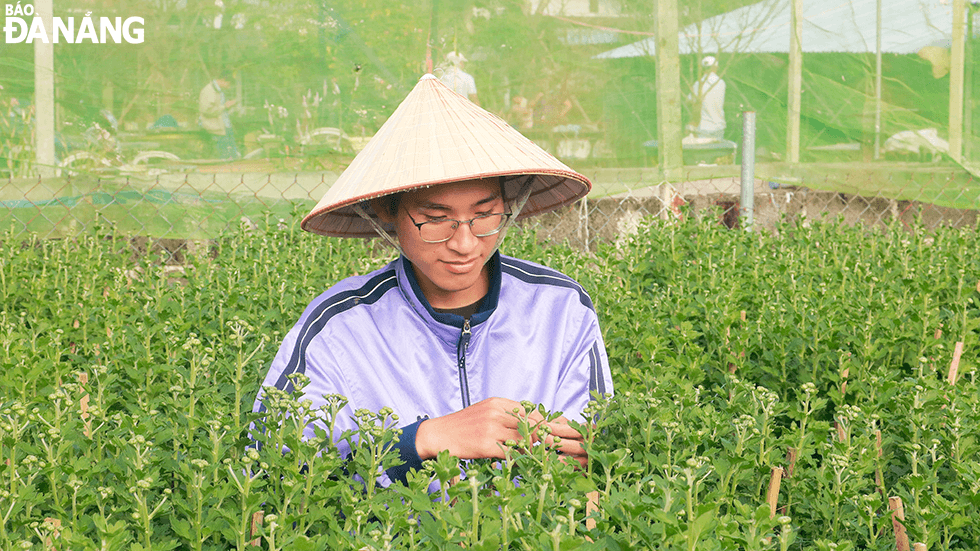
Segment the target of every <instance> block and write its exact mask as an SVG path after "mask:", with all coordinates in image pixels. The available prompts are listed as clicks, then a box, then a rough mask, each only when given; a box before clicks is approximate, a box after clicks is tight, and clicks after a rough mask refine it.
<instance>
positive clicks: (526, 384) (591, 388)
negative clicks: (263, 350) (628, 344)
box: [254, 252, 612, 480]
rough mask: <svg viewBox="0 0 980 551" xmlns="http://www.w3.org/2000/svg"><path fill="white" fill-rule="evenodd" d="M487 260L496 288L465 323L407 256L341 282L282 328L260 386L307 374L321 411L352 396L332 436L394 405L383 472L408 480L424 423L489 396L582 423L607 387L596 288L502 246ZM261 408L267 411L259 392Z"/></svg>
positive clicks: (309, 394)
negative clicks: (397, 461)
mask: <svg viewBox="0 0 980 551" xmlns="http://www.w3.org/2000/svg"><path fill="white" fill-rule="evenodd" d="M490 268H491V269H490V274H491V277H490V292H489V293H487V296H486V297H485V298H484V299H483V302H482V303H481V304H480V308H479V311H478V312H477V313H476V314H474V315H473V316H472V317H471V318H470V319H469V320H464V319H463V318H462V317H461V316H458V315H454V314H445V313H440V312H436V311H435V310H433V309H432V307H431V306H430V305H429V303H428V301H427V300H426V299H425V297H424V295H423V294H422V291H421V289H420V287H419V285H418V282H417V280H416V278H415V275H414V272H413V271H412V270H411V269H410V264H409V261H408V260H407V259H406V258H405V257H400V258H398V259H397V260H395V261H393V262H391V263H390V264H388V265H387V266H385V267H384V268H381V269H379V270H377V271H374V272H372V273H370V274H367V275H363V276H355V277H350V278H347V279H345V280H343V281H341V282H340V283H338V284H336V285H334V286H333V287H331V288H330V289H329V290H328V291H327V292H325V293H323V294H322V295H320V296H319V297H317V298H316V299H314V300H313V302H312V303H310V305H309V306H308V307H307V308H306V311H304V312H303V315H302V317H300V319H299V322H298V323H297V324H296V325H295V326H294V327H293V328H292V330H290V331H289V333H288V334H287V335H286V338H285V339H284V340H283V343H282V346H281V347H280V348H279V352H278V353H277V354H276V357H275V360H273V362H272V366H271V368H270V369H269V373H268V374H267V375H266V378H265V381H264V382H263V383H262V385H263V387H277V388H280V389H283V390H286V391H291V390H292V383H291V381H290V380H289V379H288V378H287V376H288V375H290V374H292V373H305V374H306V375H307V376H308V377H309V378H310V383H309V385H308V386H307V387H306V389H305V392H306V394H305V396H304V397H305V398H307V399H310V400H312V401H313V406H314V407H317V406H319V405H321V404H322V403H323V398H322V397H323V396H324V395H327V394H341V395H343V396H345V397H347V399H348V401H349V403H348V405H347V407H346V408H345V409H344V410H343V411H341V413H340V418H339V419H338V420H337V427H336V433H335V434H334V435H333V436H334V439H335V440H336V439H337V438H339V436H340V434H341V432H342V431H344V430H348V429H355V428H356V424H355V423H354V420H353V419H352V417H353V411H354V410H355V409H359V408H366V409H368V410H370V411H378V410H380V409H381V408H383V407H385V406H388V407H390V408H392V409H393V410H394V412H395V413H396V414H398V416H399V420H398V425H399V427H400V428H401V429H402V431H403V432H402V436H401V438H400V441H399V443H398V447H399V454H400V456H401V458H402V460H403V461H404V462H405V464H404V465H402V466H399V467H395V468H393V469H389V471H388V475H389V476H390V477H391V478H393V479H401V480H404V477H405V474H406V473H407V471H408V469H414V468H420V467H421V465H422V463H421V461H420V460H419V456H418V453H417V452H416V450H415V432H416V430H417V429H418V425H419V423H421V421H423V420H425V419H426V418H429V417H439V416H442V415H446V414H449V413H452V412H454V411H458V410H460V409H463V408H465V407H466V406H469V405H470V404H475V403H476V402H479V401H481V400H483V399H485V398H491V397H503V398H510V399H512V400H529V401H531V402H534V403H540V404H544V405H545V407H546V408H548V409H549V410H551V411H561V412H563V413H564V415H565V416H566V417H567V418H569V419H573V420H576V421H579V422H583V421H584V417H583V413H582V411H583V410H584V409H585V407H586V405H587V404H588V402H589V400H590V399H592V398H593V396H594V395H603V394H607V393H608V394H611V393H612V379H611V376H610V373H609V362H608V358H607V357H606V350H605V347H604V346H603V342H602V334H601V333H600V330H599V323H598V319H597V317H596V312H595V309H594V307H593V305H592V300H591V299H590V298H589V295H588V294H587V293H586V292H585V290H584V289H582V287H581V286H580V285H579V284H578V283H576V282H575V281H574V280H572V279H571V278H569V277H568V276H566V275H564V274H562V273H560V272H557V271H555V270H552V269H550V268H546V267H544V266H541V265H538V264H534V263H532V262H527V261H523V260H518V259H515V258H510V257H507V256H504V255H501V254H500V253H499V252H497V253H495V254H494V255H493V257H491V260H490ZM254 410H255V411H257V412H261V411H263V410H264V406H263V404H262V392H261V391H260V392H259V396H258V397H257V398H256V401H255V406H254ZM315 422H316V423H321V422H320V421H315ZM321 426H323V425H322V424H321ZM312 434H313V429H312V426H311V427H308V428H307V435H308V436H311V435H312ZM339 445H340V446H341V451H342V452H343V453H344V454H345V455H346V454H347V453H349V451H350V450H349V448H346V443H345V442H341V443H339Z"/></svg>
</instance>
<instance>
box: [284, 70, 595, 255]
mask: <svg viewBox="0 0 980 551" xmlns="http://www.w3.org/2000/svg"><path fill="white" fill-rule="evenodd" d="M497 176H503V177H504V182H505V183H504V186H505V192H506V195H507V198H508V199H513V198H515V197H516V196H517V195H518V193H519V191H520V190H521V189H522V187H523V186H524V184H526V183H528V182H531V184H530V185H531V195H530V198H529V199H528V201H527V203H526V204H525V205H524V209H523V210H522V211H521V213H520V216H519V218H526V217H529V216H534V215H536V214H541V213H544V212H548V211H551V210H554V209H557V208H559V207H561V206H564V205H567V204H569V203H571V202H573V201H575V200H577V199H579V198H581V197H584V196H585V195H586V194H588V193H589V190H590V189H592V184H591V182H589V180H588V179H587V178H586V177H585V176H582V175H581V174H579V173H577V172H575V171H574V170H572V169H570V168H568V167H567V166H565V165H564V164H563V163H562V162H561V161H559V160H558V159H556V158H554V157H553V156H552V155H551V154H549V153H548V152H546V151H545V150H543V149H541V148H540V147H538V146H537V145H535V144H534V143H533V142H532V141H531V140H529V139H527V138H525V137H524V136H523V135H521V133H520V132H518V131H517V130H514V129H513V128H511V127H510V126H509V125H508V124H507V123H506V122H504V121H503V120H502V119H500V117H498V116H496V115H494V114H492V113H489V112H487V111H485V110H483V109H481V108H480V107H479V106H477V105H476V104H474V103H472V102H471V101H469V100H468V99H466V98H464V97H462V96H460V95H459V94H457V93H456V92H453V91H452V90H450V89H449V88H448V87H447V86H446V85H445V84H443V83H442V82H441V81H440V80H439V79H437V78H436V77H434V76H432V75H425V76H423V77H422V78H421V79H420V80H419V83H418V84H417V85H416V86H415V89H413V90H412V91H411V93H409V94H408V96H407V97H406V98H405V100H404V101H403V102H402V103H401V105H399V106H398V108H397V109H395V112H394V113H392V115H391V118H389V119H388V120H387V121H386V122H385V123H384V125H382V126H381V129H380V130H378V133H377V134H375V136H374V137H373V138H371V141H369V142H368V144H367V145H366V146H365V147H364V149H363V150H362V151H361V152H360V153H358V155H357V156H356V157H355V158H354V160H353V161H352V162H351V164H350V166H349V167H347V170H345V171H344V173H343V174H341V175H340V178H338V179H337V181H336V182H335V183H334V184H333V185H332V186H331V187H330V189H328V190H327V192H326V194H324V196H323V198H322V199H320V202H319V203H317V205H316V207H314V208H313V210H312V211H311V212H310V214H308V215H307V216H306V218H304V219H303V222H302V224H301V226H302V228H303V229H304V230H307V231H310V232H313V233H318V234H320V235H330V236H335V237H374V236H375V235H376V234H375V232H374V229H373V228H372V226H371V224H370V223H369V222H368V221H367V220H365V219H363V218H361V217H360V216H359V215H358V214H357V213H356V212H355V211H354V209H353V208H352V205H355V204H356V203H359V202H361V201H365V200H369V199H374V198H377V197H381V196H384V195H389V194H391V193H396V192H400V191H407V190H412V189H418V188H422V187H428V186H434V185H438V184H446V183H450V182H459V181H463V180H471V179H476V178H490V177H497ZM364 210H365V211H367V212H368V213H370V216H375V215H374V213H373V211H372V210H371V209H370V208H367V209H364Z"/></svg>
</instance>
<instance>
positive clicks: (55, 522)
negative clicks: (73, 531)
mask: <svg viewBox="0 0 980 551" xmlns="http://www.w3.org/2000/svg"><path fill="white" fill-rule="evenodd" d="M44 522H46V523H48V524H50V525H51V533H50V534H48V535H47V536H45V537H44V549H45V550H46V551H47V550H51V551H54V549H55V546H54V540H56V539H58V538H60V537H61V520H59V519H56V518H51V517H48V518H46V519H44Z"/></svg>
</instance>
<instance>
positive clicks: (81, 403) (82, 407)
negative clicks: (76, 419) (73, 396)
mask: <svg viewBox="0 0 980 551" xmlns="http://www.w3.org/2000/svg"><path fill="white" fill-rule="evenodd" d="M78 384H79V385H81V387H82V390H83V391H84V389H85V385H87V384H88V373H86V372H84V371H82V372H81V373H79V374H78ZM88 402H89V394H88V392H86V393H85V394H84V395H82V397H81V399H79V400H78V409H79V413H80V414H81V417H82V421H84V422H85V437H86V438H92V420H91V419H89V414H88Z"/></svg>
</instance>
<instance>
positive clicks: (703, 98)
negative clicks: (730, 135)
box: [689, 55, 726, 140]
mask: <svg viewBox="0 0 980 551" xmlns="http://www.w3.org/2000/svg"><path fill="white" fill-rule="evenodd" d="M701 67H703V68H704V70H705V74H704V76H702V77H701V78H700V79H699V80H698V81H697V82H696V83H695V84H694V89H693V90H692V94H691V96H690V97H689V98H690V99H691V101H693V102H694V105H695V107H697V105H698V103H700V106H701V117H700V120H699V122H698V126H697V128H696V129H695V134H697V136H698V137H699V138H714V139H716V140H723V139H725V126H726V124H725V81H724V80H722V78H721V77H719V76H718V60H717V59H715V57H714V56H710V55H709V56H705V57H704V59H702V60H701Z"/></svg>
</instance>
